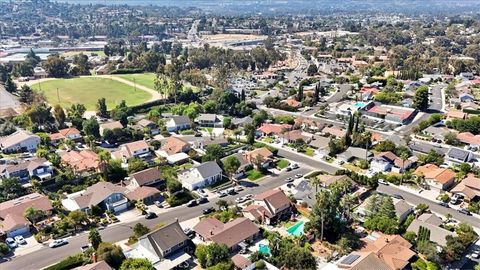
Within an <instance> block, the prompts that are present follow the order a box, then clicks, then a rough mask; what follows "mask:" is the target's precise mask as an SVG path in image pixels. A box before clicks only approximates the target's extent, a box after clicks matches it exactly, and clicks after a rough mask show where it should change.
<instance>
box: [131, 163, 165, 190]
mask: <svg viewBox="0 0 480 270" xmlns="http://www.w3.org/2000/svg"><path fill="white" fill-rule="evenodd" d="M162 183H165V179H164V178H163V176H162V173H161V172H160V170H159V169H157V168H149V169H145V170H142V171H139V172H136V173H132V174H131V175H130V183H129V187H131V188H133V189H135V188H137V187H143V186H155V185H159V184H162Z"/></svg>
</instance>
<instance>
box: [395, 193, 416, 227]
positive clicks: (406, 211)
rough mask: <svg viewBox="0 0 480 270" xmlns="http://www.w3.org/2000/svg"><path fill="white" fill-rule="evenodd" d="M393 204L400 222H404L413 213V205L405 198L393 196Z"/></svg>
mask: <svg viewBox="0 0 480 270" xmlns="http://www.w3.org/2000/svg"><path fill="white" fill-rule="evenodd" d="M393 206H394V207H395V215H396V216H397V217H398V221H399V222H400V223H402V222H404V221H405V220H406V219H407V217H408V216H409V215H410V214H411V213H413V207H412V206H411V205H409V204H408V203H407V202H405V201H404V200H399V199H396V198H393Z"/></svg>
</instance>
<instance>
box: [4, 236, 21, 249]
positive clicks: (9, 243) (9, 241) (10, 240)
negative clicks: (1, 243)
mask: <svg viewBox="0 0 480 270" xmlns="http://www.w3.org/2000/svg"><path fill="white" fill-rule="evenodd" d="M5 244H7V246H8V247H9V248H16V247H18V244H17V242H15V240H13V238H11V237H8V238H7V239H6V240H5Z"/></svg>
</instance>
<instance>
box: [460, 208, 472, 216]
mask: <svg viewBox="0 0 480 270" xmlns="http://www.w3.org/2000/svg"><path fill="white" fill-rule="evenodd" d="M458 212H459V213H462V214H464V215H467V216H471V215H472V213H470V211H468V210H467V209H458Z"/></svg>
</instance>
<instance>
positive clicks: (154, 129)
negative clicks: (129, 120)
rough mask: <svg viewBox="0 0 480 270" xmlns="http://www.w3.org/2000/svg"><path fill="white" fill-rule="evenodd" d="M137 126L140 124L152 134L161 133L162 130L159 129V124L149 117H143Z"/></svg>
mask: <svg viewBox="0 0 480 270" xmlns="http://www.w3.org/2000/svg"><path fill="white" fill-rule="evenodd" d="M137 126H139V127H140V128H142V129H147V130H149V131H150V134H152V135H157V134H159V133H160V130H159V129H158V125H157V124H155V123H154V122H152V121H150V120H148V119H142V120H140V121H138V122H137Z"/></svg>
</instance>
